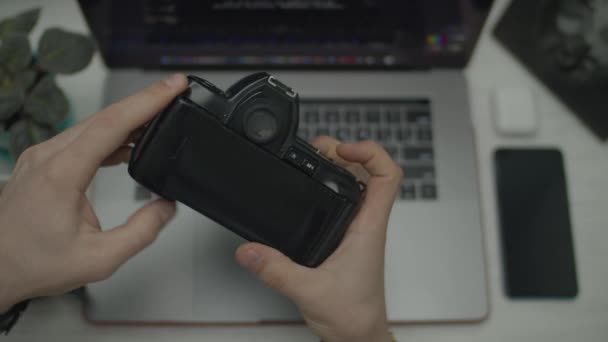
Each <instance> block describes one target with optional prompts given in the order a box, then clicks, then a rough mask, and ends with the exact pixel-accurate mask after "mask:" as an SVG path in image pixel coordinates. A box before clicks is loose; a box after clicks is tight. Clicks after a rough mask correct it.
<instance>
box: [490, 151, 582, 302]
mask: <svg viewBox="0 0 608 342" xmlns="http://www.w3.org/2000/svg"><path fill="white" fill-rule="evenodd" d="M495 167H496V187H497V195H498V208H499V222H500V229H501V233H502V234H501V235H502V251H503V264H504V272H505V283H506V291H507V295H508V296H509V297H513V298H545V297H547V298H572V297H575V296H576V295H577V293H578V285H577V280H576V267H575V258H574V247H573V243H572V232H571V226H570V214H569V204H568V194H567V189H566V176H565V172H564V165H563V159H562V155H561V153H560V152H559V151H558V150H528V149H500V150H497V151H496V154H495Z"/></svg>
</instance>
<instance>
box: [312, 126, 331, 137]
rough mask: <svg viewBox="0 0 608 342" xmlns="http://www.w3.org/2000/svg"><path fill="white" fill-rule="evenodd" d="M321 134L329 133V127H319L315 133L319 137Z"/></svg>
mask: <svg viewBox="0 0 608 342" xmlns="http://www.w3.org/2000/svg"><path fill="white" fill-rule="evenodd" d="M320 135H329V129H327V128H318V129H317V132H316V133H315V137H318V136H320ZM313 138H314V137H313Z"/></svg>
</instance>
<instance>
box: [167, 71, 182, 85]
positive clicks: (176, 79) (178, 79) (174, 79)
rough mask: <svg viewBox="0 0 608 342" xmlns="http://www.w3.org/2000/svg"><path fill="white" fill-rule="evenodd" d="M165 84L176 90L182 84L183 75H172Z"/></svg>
mask: <svg viewBox="0 0 608 342" xmlns="http://www.w3.org/2000/svg"><path fill="white" fill-rule="evenodd" d="M164 82H165V84H166V85H168V86H169V87H171V88H178V87H179V86H181V85H182V83H183V82H184V75H182V74H173V75H171V76H169V77H167V78H166V79H165V81H164Z"/></svg>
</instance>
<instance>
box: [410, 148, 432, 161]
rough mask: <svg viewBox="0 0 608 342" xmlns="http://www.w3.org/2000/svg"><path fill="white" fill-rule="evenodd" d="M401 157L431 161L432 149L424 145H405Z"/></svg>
mask: <svg viewBox="0 0 608 342" xmlns="http://www.w3.org/2000/svg"><path fill="white" fill-rule="evenodd" d="M403 159H405V160H420V161H433V149H432V148H426V147H406V148H404V149H403Z"/></svg>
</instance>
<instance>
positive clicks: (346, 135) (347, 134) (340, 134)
mask: <svg viewBox="0 0 608 342" xmlns="http://www.w3.org/2000/svg"><path fill="white" fill-rule="evenodd" d="M352 138H353V133H352V131H351V130H350V128H340V129H338V130H337V131H336V139H338V140H340V141H351V140H352Z"/></svg>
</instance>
